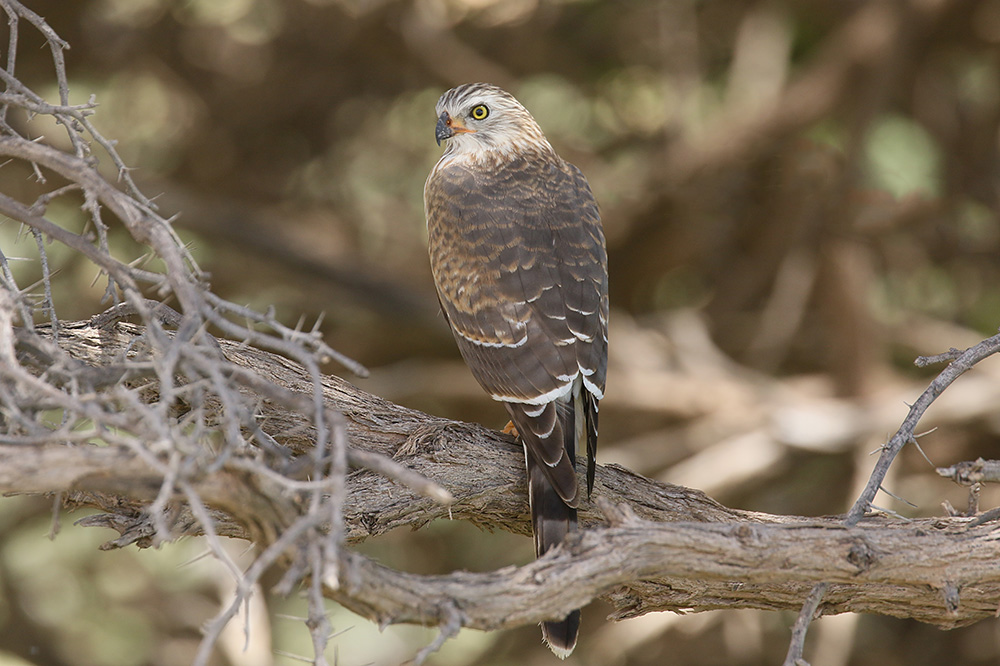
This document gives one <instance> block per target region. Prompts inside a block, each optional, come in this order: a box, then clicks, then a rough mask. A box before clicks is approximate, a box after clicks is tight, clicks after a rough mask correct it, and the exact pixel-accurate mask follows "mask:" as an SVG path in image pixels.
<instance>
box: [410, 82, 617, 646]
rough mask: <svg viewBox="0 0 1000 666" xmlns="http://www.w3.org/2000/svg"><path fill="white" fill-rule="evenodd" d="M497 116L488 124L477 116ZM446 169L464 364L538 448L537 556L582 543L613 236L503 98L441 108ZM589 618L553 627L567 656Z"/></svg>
mask: <svg viewBox="0 0 1000 666" xmlns="http://www.w3.org/2000/svg"><path fill="white" fill-rule="evenodd" d="M478 105H485V106H486V107H487V108H488V115H487V116H485V117H484V118H481V119H478V120H477V119H476V118H475V117H474V116H473V115H472V109H473V108H475V107H477V106H478ZM437 115H438V125H437V127H436V135H437V137H438V139H439V140H440V139H441V138H445V139H447V141H448V143H447V147H446V149H445V153H444V155H443V156H442V157H441V160H440V161H439V162H438V164H437V165H436V166H435V167H434V169H433V170H432V171H431V174H430V176H429V177H428V179H427V183H426V184H425V186H424V205H425V212H426V216H427V230H428V237H429V246H430V258H431V269H432V272H433V275H434V282H435V285H436V287H437V291H438V297H439V299H440V301H441V308H442V311H443V312H444V314H445V317H446V318H447V320H448V323H449V325H450V326H451V329H452V332H453V333H454V335H455V340H456V341H457V343H458V347H459V350H460V351H461V353H462V356H463V358H464V359H465V361H466V363H467V364H468V365H469V368H470V369H471V370H472V373H473V375H474V376H475V378H476V379H477V380H478V381H479V383H480V384H481V385H482V386H483V388H484V389H486V391H487V392H489V394H490V395H491V396H493V398H495V399H496V400H500V401H502V402H503V403H504V405H505V406H506V408H507V411H508V413H509V414H510V418H511V421H512V422H513V423H514V425H515V426H516V427H517V430H518V433H519V435H520V439H521V441H522V443H523V444H524V447H525V460H526V467H527V474H528V485H529V497H530V500H531V510H532V523H533V529H534V536H535V550H536V553H537V554H538V555H542V554H543V553H545V552H546V551H547V550H549V549H551V548H552V547H554V546H555V545H557V544H559V543H561V542H562V541H563V539H564V538H565V536H566V535H567V534H569V533H570V532H572V531H574V530H576V525H577V516H576V507H577V506H578V503H579V499H580V497H579V496H580V493H579V484H578V482H577V477H576V452H577V450H578V449H581V448H583V441H584V440H586V451H587V472H586V478H587V490H588V493H589V491H590V490H591V489H592V488H593V484H594V468H595V464H596V463H595V457H596V453H597V416H598V402H599V401H600V399H601V398H603V396H604V384H605V376H606V374H607V321H608V273H607V252H606V250H605V244H604V233H603V231H602V229H601V221H600V215H599V213H598V209H597V203H596V201H595V200H594V196H593V194H592V193H591V191H590V187H589V185H588V184H587V180H586V178H585V177H584V176H583V174H582V173H581V172H580V170H579V169H577V168H576V167H575V166H573V165H571V164H569V163H567V162H565V161H564V160H563V159H561V158H560V157H559V156H558V155H557V154H556V153H555V151H554V150H553V149H552V147H551V145H550V144H549V143H548V141H547V140H546V139H545V137H544V135H543V134H542V131H541V129H540V128H539V127H538V124H537V123H536V122H535V120H534V119H533V118H532V117H531V115H530V114H529V113H528V112H527V111H526V110H525V109H524V107H522V106H521V105H520V104H519V103H518V102H517V100H515V99H514V98H513V97H512V96H510V95H509V94H508V93H506V92H504V91H503V90H501V89H499V88H497V87H495V86H491V85H489V84H469V85H466V86H459V87H458V88H454V89H452V90H449V91H448V92H446V93H445V94H444V95H443V96H442V97H441V99H440V101H439V102H438V106H437ZM578 626H579V611H574V613H573V614H571V615H570V616H568V617H567V618H565V619H564V620H561V621H559V622H546V623H544V624H543V635H544V636H545V637H546V640H547V641H548V642H549V644H550V646H551V647H552V648H553V651H554V652H556V654H558V655H560V656H566V655H567V654H569V651H571V650H572V649H573V646H574V645H575V644H576V633H577V628H578Z"/></svg>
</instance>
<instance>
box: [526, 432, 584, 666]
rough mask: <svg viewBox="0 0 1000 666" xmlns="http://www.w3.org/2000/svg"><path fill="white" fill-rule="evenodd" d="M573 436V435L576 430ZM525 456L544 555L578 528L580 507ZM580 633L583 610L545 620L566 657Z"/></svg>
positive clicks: (553, 644) (545, 630)
mask: <svg viewBox="0 0 1000 666" xmlns="http://www.w3.org/2000/svg"><path fill="white" fill-rule="evenodd" d="M569 435H570V436H571V437H572V435H573V433H572V430H570V433H569ZM525 459H526V460H527V464H528V492H529V494H530V496H531V521H532V525H533V526H534V530H533V531H534V533H535V554H536V555H537V556H539V557H541V556H542V554H543V553H545V551H547V550H548V549H549V548H552V547H553V546H555V545H556V544H558V543H560V542H561V541H562V540H563V538H564V537H565V536H566V535H567V534H569V533H570V532H574V531H576V509H574V508H572V507H570V506H567V505H566V503H565V502H564V501H563V500H562V498H560V497H559V494H558V493H556V491H555V489H554V488H553V487H552V484H551V483H550V482H549V480H548V479H547V478H546V476H545V473H544V472H543V471H542V469H541V467H540V466H539V465H538V463H536V462H535V460H534V459H533V458H532V456H531V455H530V454H529V455H526V456H525ZM579 632H580V611H579V610H575V611H573V612H572V613H570V614H569V615H567V616H566V618H565V619H564V620H561V621H559V622H543V623H542V638H543V639H544V640H545V642H546V643H547V644H548V646H549V649H551V650H552V652H554V653H555V655H556V656H557V657H559V658H560V659H565V658H566V657H568V656H569V655H570V653H571V652H573V648H575V647H576V637H577V634H578V633H579Z"/></svg>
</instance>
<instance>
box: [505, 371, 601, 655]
mask: <svg viewBox="0 0 1000 666" xmlns="http://www.w3.org/2000/svg"><path fill="white" fill-rule="evenodd" d="M506 406H507V410H508V411H509V412H510V415H511V418H512V420H513V422H514V425H515V426H516V428H517V431H518V435H519V437H520V439H521V442H522V443H523V444H524V459H525V465H526V467H527V472H528V498H529V500H530V503H531V523H532V532H533V534H534V538H535V555H536V556H537V557H541V556H542V555H544V554H545V553H546V552H548V550H549V549H551V548H553V547H555V546H556V545H558V544H560V543H562V541H563V539H565V538H566V535H568V534H569V533H570V532H575V531H576V529H577V509H576V507H577V504H578V503H579V494H580V493H579V484H578V483H577V480H576V451H577V446H578V443H580V442H581V441H586V443H587V454H588V455H587V492H588V494H589V492H590V490H591V489H592V488H593V484H594V469H595V466H596V462H595V460H594V454H595V453H596V443H597V399H596V398H595V397H594V396H593V395H592V394H591V393H589V392H588V391H587V390H586V389H585V388H584V387H583V385H582V382H580V381H579V380H578V381H577V382H575V383H574V385H573V388H572V390H571V391H570V393H569V395H567V396H565V397H561V398H557V399H556V400H554V401H552V402H550V403H546V404H545V405H537V406H536V405H526V404H517V403H507V405H506ZM579 631H580V611H579V610H574V611H573V612H571V613H570V614H569V615H567V616H566V617H565V618H564V619H562V620H557V621H546V622H543V623H542V638H543V640H544V641H545V643H546V644H547V645H548V646H549V648H550V649H551V650H552V652H553V653H555V655H556V656H557V657H559V658H560V659H565V658H566V657H568V656H569V655H570V654H571V653H572V652H573V648H575V647H576V640H577V635H578V634H579Z"/></svg>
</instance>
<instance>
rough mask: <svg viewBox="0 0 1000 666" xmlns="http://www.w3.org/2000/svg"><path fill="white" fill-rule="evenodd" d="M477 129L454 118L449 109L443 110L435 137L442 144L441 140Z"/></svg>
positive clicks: (435, 130)
mask: <svg viewBox="0 0 1000 666" xmlns="http://www.w3.org/2000/svg"><path fill="white" fill-rule="evenodd" d="M475 131H476V130H472V129H469V128H468V127H466V126H465V123H463V122H462V121H461V120H460V119H458V118H452V117H451V114H449V113H448V112H447V111H442V112H441V116H440V117H439V118H438V121H437V125H436V126H435V127H434V138H435V139H436V140H437V145H439V146H440V145H441V141H443V140H445V139H450V138H451V137H453V136H455V135H456V134H463V133H472V132H475Z"/></svg>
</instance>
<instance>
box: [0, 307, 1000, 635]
mask: <svg viewBox="0 0 1000 666" xmlns="http://www.w3.org/2000/svg"><path fill="white" fill-rule="evenodd" d="M141 333H142V330H141V328H140V327H137V326H134V325H132V324H127V323H122V322H118V323H116V324H113V325H109V326H105V327H104V328H96V327H91V326H88V325H87V324H86V323H85V322H82V323H76V324H65V325H64V326H63V329H62V332H61V334H60V339H59V344H60V345H61V346H62V347H63V348H65V349H67V350H69V351H70V352H71V354H72V355H73V356H74V357H75V358H76V359H77V360H78V361H79V362H80V363H81V364H82V365H85V366H90V365H100V364H101V363H102V362H106V361H107V359H109V358H115V357H119V358H120V352H121V351H122V350H124V349H125V348H126V347H128V346H129V345H130V344H134V343H135V341H136V340H137V339H138V338H137V336H139V335H141ZM220 344H221V346H222V349H223V351H224V353H225V355H226V357H227V359H228V361H229V362H231V363H232V364H235V365H236V366H237V367H238V368H244V369H246V370H252V371H253V373H255V374H257V375H259V376H264V377H267V378H268V379H270V380H271V381H274V382H275V383H276V384H277V385H278V386H280V387H284V389H283V390H287V391H291V392H292V393H298V392H299V391H302V392H303V394H304V395H308V393H306V391H311V382H310V378H309V377H308V374H307V373H306V372H305V371H304V370H302V369H301V368H299V367H298V366H296V365H294V364H292V363H290V362H289V361H287V360H286V359H283V358H281V357H277V356H274V355H272V354H269V353H266V352H261V351H259V350H253V349H249V348H246V347H243V346H241V345H237V344H235V343H229V342H225V341H222V342H221V343H220ZM322 383H323V391H324V396H325V399H326V400H327V402H328V403H329V404H332V405H334V406H336V408H337V409H339V410H340V411H341V413H342V414H343V415H344V417H345V421H346V427H347V432H348V436H349V438H350V442H351V445H352V446H353V447H356V448H359V449H363V450H365V451H367V453H368V454H369V455H385V456H389V457H391V459H392V460H393V461H395V463H397V464H401V465H402V466H404V467H405V468H407V469H409V470H410V471H411V472H412V473H415V474H419V475H421V476H422V477H425V478H426V479H429V480H430V481H432V482H433V483H434V484H436V485H437V486H440V487H441V488H444V489H446V490H447V491H448V492H449V493H450V494H451V496H452V497H453V502H452V504H451V505H450V506H445V505H443V504H441V503H438V502H436V501H434V500H432V499H430V498H429V497H427V496H426V495H424V494H421V492H420V489H419V488H417V489H413V488H410V487H406V486H401V485H399V483H398V482H397V481H392V480H389V479H388V478H386V477H384V476H382V475H381V474H377V473H375V472H372V471H370V470H367V469H358V470H356V471H354V472H353V473H352V474H351V475H349V477H348V480H347V492H346V498H347V503H346V505H345V506H344V508H343V513H344V519H345V536H346V538H347V539H348V540H349V541H358V540H363V539H365V538H369V537H371V536H374V535H378V534H381V533H383V532H385V531H387V530H389V529H392V528H394V527H398V526H402V525H408V526H410V527H419V526H421V525H424V524H426V523H427V522H429V521H431V520H433V519H436V518H447V517H449V515H450V516H451V517H452V518H454V519H461V520H468V521H470V522H473V523H476V524H478V525H480V526H483V527H486V528H490V529H503V530H508V531H512V532H516V533H523V534H527V533H528V531H529V529H530V527H529V525H530V523H529V520H528V514H527V506H526V501H525V499H524V498H525V492H524V488H523V479H522V474H523V472H522V471H521V469H522V467H521V466H522V464H523V463H522V458H521V456H522V454H521V452H520V451H519V450H518V448H517V447H516V445H515V444H514V442H513V441H512V440H511V439H510V438H509V437H507V436H506V435H503V434H502V433H499V432H495V431H492V430H488V429H485V428H482V427H480V426H475V425H470V424H463V423H457V422H452V421H447V420H443V419H439V418H435V417H431V416H428V415H426V414H422V413H420V412H417V411H414V410H410V409H406V408H403V407H400V406H397V405H393V404H392V403H389V402H387V401H385V400H382V399H380V398H378V397H376V396H372V395H369V394H367V393H365V392H363V391H361V390H359V389H357V388H355V387H353V386H351V385H350V384H348V383H346V382H344V381H343V380H340V379H338V378H336V377H332V376H327V377H323V379H322ZM277 397H279V398H280V397H281V396H277ZM285 402H287V400H285ZM209 408H212V407H211V406H209ZM260 415H261V419H260V427H261V428H262V429H263V430H264V431H266V433H267V434H268V435H269V436H271V437H273V438H274V440H275V441H276V442H278V443H279V444H280V445H282V446H285V447H288V448H289V450H293V451H299V452H303V451H307V450H308V449H309V442H310V428H311V426H310V425H309V424H308V419H307V418H306V417H305V416H303V415H302V414H300V413H296V412H295V411H292V410H289V409H288V408H287V407H284V406H282V405H281V404H276V403H275V402H272V401H269V400H265V401H264V402H263V403H262V404H261V407H260ZM295 464H296V463H295V462H294V461H291V462H289V463H288V465H289V467H288V469H287V470H285V471H286V472H287V471H292V472H294V469H295ZM160 474H161V470H158V469H154V467H153V466H151V465H150V463H149V461H148V460H145V459H142V458H141V457H140V456H138V455H137V454H136V453H135V452H133V451H131V450H129V449H125V448H121V449H119V448H113V447H104V448H98V447H91V446H81V445H76V446H65V445H59V444H58V443H56V442H53V443H51V444H50V445H48V446H37V445H32V446H25V445H13V444H5V445H0V491H2V492H55V491H58V492H65V493H68V496H69V497H70V499H71V500H72V501H75V502H80V503H86V504H91V505H95V506H100V507H102V508H103V509H104V510H106V511H109V512H110V515H109V516H106V517H104V518H98V519H90V520H88V524H103V525H106V526H110V527H114V528H115V529H118V530H119V531H120V532H123V533H125V534H127V536H126V537H123V539H120V540H118V541H117V542H116V545H122V544H125V543H129V542H132V541H137V540H139V541H140V542H142V541H141V540H142V539H148V538H149V537H150V536H151V535H152V534H153V530H152V528H151V527H150V526H149V525H148V524H147V523H148V520H149V518H148V516H146V515H145V513H144V512H143V507H145V506H147V505H148V503H149V502H150V501H151V500H152V498H153V497H155V495H156V493H157V492H158V489H159V486H160ZM191 482H192V483H193V484H194V487H195V489H196V490H197V492H198V495H199V497H201V499H202V501H203V502H204V503H205V504H206V505H209V506H210V507H212V509H213V510H214V511H216V512H217V514H218V515H217V516H214V518H215V520H216V525H217V531H218V532H219V533H220V534H226V535H230V536H240V537H245V538H250V539H253V540H255V541H256V542H257V543H258V544H259V545H260V546H261V547H265V546H267V545H268V544H270V543H274V542H275V541H276V540H277V539H278V538H279V536H280V534H281V532H282V530H283V529H284V528H286V527H287V526H288V525H289V524H291V523H292V521H294V520H295V519H296V517H298V516H300V515H302V514H303V513H304V512H306V511H307V510H308V508H307V506H306V505H305V503H304V502H303V501H302V498H300V497H298V496H296V495H295V494H291V495H290V494H289V493H288V492H287V487H285V486H284V485H279V484H274V483H271V482H269V478H268V476H267V475H266V474H261V473H260V471H259V469H258V468H255V467H253V466H248V465H242V464H241V460H240V459H239V458H235V459H233V460H231V461H230V462H228V463H226V464H224V465H221V466H220V467H219V468H218V469H216V470H214V471H206V472H204V473H202V474H201V475H199V476H198V477H197V478H195V479H193V480H192V481H191ZM303 497H304V496H303ZM176 504H177V507H176V508H174V509H173V514H172V518H173V529H174V530H175V531H176V532H178V533H189V534H194V533H199V532H200V529H201V526H200V523H199V522H198V521H195V520H192V519H190V518H189V517H187V515H186V514H185V510H184V509H183V506H182V504H181V503H179V502H176ZM581 518H582V521H583V523H584V525H585V526H587V527H588V529H587V530H585V531H583V532H582V533H581V534H580V536H579V537H578V538H576V539H575V540H573V541H571V542H570V543H568V544H567V548H565V549H563V551H561V552H559V553H555V554H553V555H551V556H548V557H545V558H543V559H542V560H540V561H538V562H536V563H532V564H530V565H527V566H525V567H520V568H508V569H503V570H500V571H496V572H492V573H488V574H468V573H454V574H450V575H447V576H417V575H413V574H407V573H403V572H396V571H392V570H390V569H387V568H385V567H383V566H381V565H378V564H376V563H374V562H372V561H370V560H367V559H366V558H364V557H363V556H360V555H358V554H356V553H351V552H349V551H341V555H340V556H339V557H340V561H339V562H338V565H337V566H336V568H335V571H336V572H337V574H336V576H335V577H334V576H333V575H330V576H327V583H328V585H327V590H326V593H327V594H328V595H329V596H331V597H332V598H334V599H337V600H338V601H340V602H341V603H343V604H344V605H345V606H348V607H350V608H352V609H354V610H356V611H358V612H360V613H362V614H364V615H366V616H367V617H370V618H372V619H375V620H378V621H380V622H419V623H423V624H436V623H442V624H447V623H451V622H454V621H455V618H456V617H458V618H459V620H460V622H461V625H462V626H469V627H478V628H482V629H496V628H501V627H511V626H517V625H519V624H526V623H531V622H537V621H539V620H542V619H545V618H548V617H556V616H559V615H560V614H561V613H565V612H566V611H568V610H570V609H572V608H575V607H578V606H580V605H583V604H585V603H587V602H588V601H590V600H592V599H594V598H597V597H603V598H604V599H606V600H607V601H609V602H610V603H611V604H612V605H613V607H614V609H615V610H614V612H613V617H616V618H623V617H631V616H634V615H639V614H643V613H646V612H650V611H655V610H682V609H687V610H709V609H719V608H766V609H794V608H797V607H798V606H799V605H801V603H802V601H803V600H804V599H805V598H806V596H807V595H808V594H809V591H810V589H811V588H812V587H813V586H814V585H815V584H817V583H820V582H824V581H828V582H829V583H830V586H829V590H828V592H827V594H826V597H825V600H824V602H823V604H822V605H821V606H820V608H819V612H820V613H838V612H845V611H856V612H872V613H880V614H885V615H891V616H896V617H912V618H916V619H920V620H922V621H924V622H930V623H933V624H936V625H938V626H941V627H953V626H958V625H962V624H967V623H970V622H974V621H976V620H979V619H983V618H986V617H989V616H991V615H992V614H993V613H994V612H995V610H996V607H997V602H998V600H1000V573H997V571H996V568H995V562H996V560H997V559H998V558H1000V542H998V541H996V540H994V539H993V538H992V537H991V531H992V530H991V529H990V528H989V527H988V526H982V527H978V528H976V529H968V524H969V522H970V521H969V519H961V518H951V519H935V520H921V521H911V522H906V523H903V522H898V521H894V520H889V519H885V518H878V517H870V518H866V519H863V520H862V521H861V523H860V524H859V525H858V526H856V527H850V528H848V527H845V526H843V524H842V520H843V518H842V517H832V518H825V519H805V518H796V517H785V516H773V515H768V514H761V513H754V512H746V511H737V510H733V509H728V508H726V507H723V506H721V505H719V504H718V503H716V502H714V501H712V500H711V499H709V498H708V497H706V496H705V495H704V494H702V493H700V492H698V491H694V490H689V489H685V488H681V487H677V486H669V485H664V484H660V483H656V482H653V481H650V480H648V479H644V478H642V477H640V476H638V475H636V474H634V473H632V472H629V471H628V470H626V469H624V468H620V467H617V466H613V465H611V466H602V467H600V468H599V470H598V475H597V484H596V487H595V492H594V496H593V498H592V501H591V502H590V503H587V504H586V505H585V506H584V507H583V509H582V512H581ZM293 556H294V555H293V554H289V558H292V557H293ZM331 571H333V570H331ZM456 614H457V615H456Z"/></svg>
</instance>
